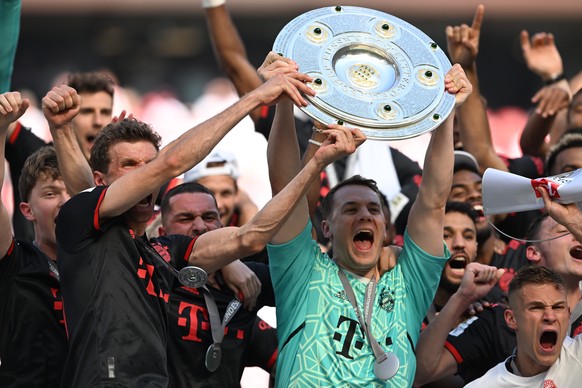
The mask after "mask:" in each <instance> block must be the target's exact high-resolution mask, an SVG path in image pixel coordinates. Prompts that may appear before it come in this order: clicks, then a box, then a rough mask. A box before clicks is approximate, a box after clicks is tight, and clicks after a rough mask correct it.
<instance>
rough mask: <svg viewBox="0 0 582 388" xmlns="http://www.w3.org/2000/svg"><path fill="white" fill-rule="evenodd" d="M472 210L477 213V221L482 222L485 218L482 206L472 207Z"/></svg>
mask: <svg viewBox="0 0 582 388" xmlns="http://www.w3.org/2000/svg"><path fill="white" fill-rule="evenodd" d="M473 210H474V211H475V212H477V217H478V221H482V220H483V219H484V218H485V213H483V205H473Z"/></svg>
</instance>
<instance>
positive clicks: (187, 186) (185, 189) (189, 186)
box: [161, 182, 218, 219]
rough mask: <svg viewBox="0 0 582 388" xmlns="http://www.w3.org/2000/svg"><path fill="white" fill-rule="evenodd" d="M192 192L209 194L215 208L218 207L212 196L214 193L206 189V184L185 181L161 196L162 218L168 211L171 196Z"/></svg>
mask: <svg viewBox="0 0 582 388" xmlns="http://www.w3.org/2000/svg"><path fill="white" fill-rule="evenodd" d="M194 193H202V194H208V195H210V196H211V197H212V201H214V205H215V206H216V209H218V203H217V202H216V198H215V197H214V194H212V191H210V190H208V189H207V188H206V186H203V185H201V184H200V183H196V182H186V183H182V184H180V185H178V186H176V187H174V188H172V189H171V190H170V191H168V192H167V193H166V194H165V195H164V197H163V198H162V204H161V209H162V219H163V218H164V214H167V213H168V212H169V211H170V199H172V197H174V196H176V195H178V194H194Z"/></svg>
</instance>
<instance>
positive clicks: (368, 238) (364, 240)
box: [354, 230, 374, 251]
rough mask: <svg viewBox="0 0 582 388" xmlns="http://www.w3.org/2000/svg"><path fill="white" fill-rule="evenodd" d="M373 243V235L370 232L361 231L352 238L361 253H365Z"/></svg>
mask: <svg viewBox="0 0 582 388" xmlns="http://www.w3.org/2000/svg"><path fill="white" fill-rule="evenodd" d="M373 243H374V234H373V233H372V231H370V230H361V231H359V232H358V233H356V235H355V236H354V245H355V246H356V248H358V249H359V250H361V251H367V250H368V249H370V248H371V247H372V244H373Z"/></svg>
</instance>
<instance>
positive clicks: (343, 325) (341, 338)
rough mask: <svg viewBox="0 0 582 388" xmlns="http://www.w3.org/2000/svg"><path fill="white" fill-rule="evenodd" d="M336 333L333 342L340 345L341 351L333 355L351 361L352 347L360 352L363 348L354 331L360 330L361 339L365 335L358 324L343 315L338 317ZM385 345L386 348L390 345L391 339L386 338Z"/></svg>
mask: <svg viewBox="0 0 582 388" xmlns="http://www.w3.org/2000/svg"><path fill="white" fill-rule="evenodd" d="M336 327H337V328H338V331H336V332H335V333H334V334H333V340H334V341H337V342H339V343H340V344H341V349H340V350H339V351H336V352H335V353H336V354H338V355H340V356H342V357H345V358H347V359H348V360H353V359H354V357H353V356H352V354H351V353H350V350H352V347H353V348H355V349H357V350H361V349H362V348H363V347H364V342H363V341H361V340H360V339H358V338H356V337H355V335H356V330H358V329H359V330H360V332H361V335H362V338H365V333H364V331H363V329H362V327H361V325H360V323H359V322H358V321H357V320H355V319H351V318H349V317H346V316H344V315H340V317H339V319H338V323H337V326H336ZM385 343H386V345H387V346H390V345H392V338H390V337H386V338H385Z"/></svg>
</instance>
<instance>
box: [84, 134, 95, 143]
mask: <svg viewBox="0 0 582 388" xmlns="http://www.w3.org/2000/svg"><path fill="white" fill-rule="evenodd" d="M86 139H87V143H89V144H93V142H94V141H95V136H93V135H87V137H86Z"/></svg>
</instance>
